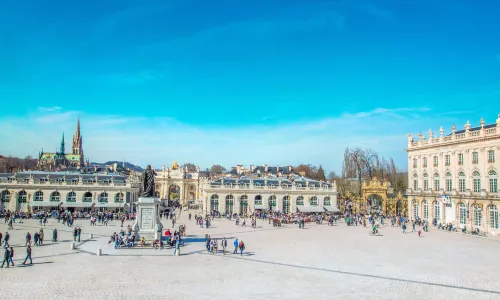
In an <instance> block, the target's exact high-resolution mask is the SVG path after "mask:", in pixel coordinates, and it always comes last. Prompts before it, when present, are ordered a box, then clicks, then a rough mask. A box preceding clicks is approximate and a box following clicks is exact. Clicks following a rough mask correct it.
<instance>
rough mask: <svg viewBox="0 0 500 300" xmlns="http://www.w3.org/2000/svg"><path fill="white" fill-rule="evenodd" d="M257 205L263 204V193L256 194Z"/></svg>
mask: <svg viewBox="0 0 500 300" xmlns="http://www.w3.org/2000/svg"><path fill="white" fill-rule="evenodd" d="M255 205H262V196H261V195H257V196H255Z"/></svg>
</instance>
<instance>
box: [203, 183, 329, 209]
mask: <svg viewBox="0 0 500 300" xmlns="http://www.w3.org/2000/svg"><path fill="white" fill-rule="evenodd" d="M200 194H201V195H202V199H203V211H204V213H209V212H212V211H218V212H219V213H230V214H235V213H236V214H242V215H249V214H252V213H253V212H255V211H257V210H261V211H268V210H272V211H280V212H283V213H290V212H297V211H300V212H325V211H330V212H337V211H338V203H337V189H336V186H335V184H331V183H327V182H320V181H315V180H309V179H306V178H303V177H299V178H294V179H285V178H277V177H269V178H268V177H265V178H248V177H240V178H220V179H217V180H211V181H204V182H202V184H201V185H200Z"/></svg>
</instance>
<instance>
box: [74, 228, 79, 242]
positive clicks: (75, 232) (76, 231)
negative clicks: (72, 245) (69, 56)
mask: <svg viewBox="0 0 500 300" xmlns="http://www.w3.org/2000/svg"><path fill="white" fill-rule="evenodd" d="M77 235H78V229H77V228H76V227H75V229H73V242H76V236H77Z"/></svg>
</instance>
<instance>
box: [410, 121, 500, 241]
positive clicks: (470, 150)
mask: <svg viewBox="0 0 500 300" xmlns="http://www.w3.org/2000/svg"><path fill="white" fill-rule="evenodd" d="M499 151H500V114H499V115H498V118H497V120H496V123H493V124H485V122H484V120H483V119H481V121H480V126H477V127H471V124H470V123H469V121H467V123H466V124H465V126H464V129H463V130H457V129H456V127H455V125H453V126H452V130H451V134H447V135H445V133H444V129H443V128H442V127H441V129H440V131H439V136H435V135H434V133H433V132H432V130H429V132H428V138H426V137H425V136H424V135H423V134H421V133H420V134H419V135H418V140H415V139H414V138H413V137H412V135H408V149H407V152H408V187H409V189H408V191H407V195H408V207H409V214H410V217H411V218H413V219H415V218H416V217H417V216H418V217H420V218H422V219H425V220H428V221H429V222H431V221H432V220H433V219H436V220H437V222H438V223H439V222H441V223H443V224H445V223H454V224H455V225H456V226H457V227H459V228H463V227H465V226H467V228H468V229H469V230H470V229H471V227H477V228H480V229H481V230H483V231H489V232H491V231H497V230H499V220H498V208H499V207H500V194H499V192H498V172H499V171H500V163H499V161H498V160H497V159H496V156H497V155H498V153H499Z"/></svg>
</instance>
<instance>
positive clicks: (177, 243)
mask: <svg viewBox="0 0 500 300" xmlns="http://www.w3.org/2000/svg"><path fill="white" fill-rule="evenodd" d="M179 247H180V241H179V239H177V240H176V241H175V249H174V256H175V255H177V252H178V251H179ZM179 254H180V253H179Z"/></svg>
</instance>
